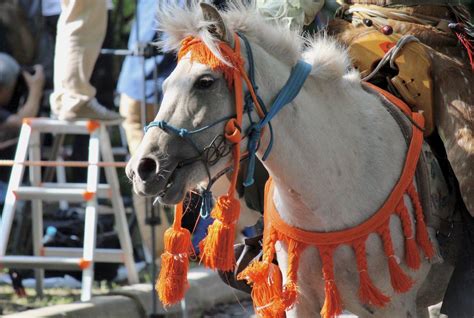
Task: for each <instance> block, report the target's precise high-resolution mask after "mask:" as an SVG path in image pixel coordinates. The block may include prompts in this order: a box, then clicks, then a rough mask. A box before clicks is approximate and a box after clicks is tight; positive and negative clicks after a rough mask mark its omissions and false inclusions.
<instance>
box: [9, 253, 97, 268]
mask: <svg viewBox="0 0 474 318" xmlns="http://www.w3.org/2000/svg"><path fill="white" fill-rule="evenodd" d="M90 264H91V262H88V261H84V260H83V259H82V258H79V257H74V258H72V257H69V258H65V257H46V256H24V255H9V256H2V257H0V266H4V267H10V268H44V269H55V270H59V269H75V270H82V269H84V268H87V267H89V265H90Z"/></svg>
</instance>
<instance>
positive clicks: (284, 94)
mask: <svg viewBox="0 0 474 318" xmlns="http://www.w3.org/2000/svg"><path fill="white" fill-rule="evenodd" d="M238 35H239V36H240V38H242V40H243V41H244V43H245V47H246V52H247V58H248V64H249V71H248V77H249V80H250V83H251V85H252V87H253V89H254V91H255V94H256V95H257V100H258V103H259V104H260V106H261V108H262V110H263V112H264V114H265V116H264V117H263V118H261V119H260V120H259V121H258V122H254V121H253V120H252V116H251V113H252V111H253V108H254V106H255V105H254V103H253V100H252V98H251V95H250V93H249V92H247V94H246V96H245V107H244V111H245V112H247V114H248V118H249V120H250V127H249V128H248V130H247V131H246V135H247V136H248V138H249V141H248V145H247V150H248V158H249V165H248V169H247V175H246V178H245V180H244V182H243V184H244V186H245V187H248V186H250V185H252V184H253V183H254V178H253V176H254V172H255V160H256V152H257V149H258V146H259V141H260V136H261V132H262V129H263V128H264V127H265V126H266V125H267V124H268V125H269V130H270V142H269V144H268V147H267V149H266V150H265V153H264V155H263V157H262V160H263V161H265V160H266V159H267V157H268V156H269V154H270V151H271V149H272V145H273V129H272V126H271V123H270V120H272V118H273V117H275V115H276V114H277V113H278V112H279V111H280V110H281V109H282V108H283V107H284V106H285V105H287V104H289V103H291V101H293V99H294V98H295V97H296V96H297V95H298V93H299V92H300V90H301V88H302V87H303V85H304V82H305V81H306V78H308V76H309V74H310V72H311V65H310V64H308V63H306V62H304V61H302V60H299V61H298V62H297V63H296V65H295V66H294V67H293V69H292V70H291V74H290V77H289V78H288V80H287V82H286V83H285V85H284V86H283V87H282V89H281V90H280V92H279V93H278V95H277V96H276V98H275V100H274V101H273V103H272V105H271V107H270V109H269V111H267V108H266V107H265V105H264V103H263V100H262V99H261V98H260V96H259V95H258V87H257V86H256V83H255V65H254V60H253V53H252V48H251V46H250V43H249V42H248V40H247V38H246V37H245V36H244V35H243V34H241V33H238ZM233 117H235V115H229V116H226V117H223V118H220V119H218V120H216V121H215V122H213V123H211V124H209V125H206V126H203V127H200V128H198V129H195V130H192V131H189V130H187V129H184V128H177V127H174V126H172V125H170V124H168V123H167V122H166V121H163V120H160V121H153V122H151V123H150V124H148V125H147V126H146V127H145V132H147V131H148V129H150V128H152V127H158V128H160V129H162V130H164V131H166V132H168V133H171V134H174V135H177V136H179V137H181V138H183V139H185V140H186V141H187V142H189V143H190V144H191V146H192V147H193V148H194V149H195V150H196V152H197V153H198V155H199V156H198V157H196V158H198V159H196V160H202V161H203V163H204V165H205V168H206V171H207V174H208V177H209V183H208V186H207V189H206V190H205V191H204V192H203V194H202V197H203V200H202V206H201V217H203V218H206V217H208V216H209V214H210V212H211V210H212V206H213V203H212V194H211V186H212V178H211V175H210V171H209V164H208V163H207V162H205V161H204V159H203V158H202V156H203V153H204V151H203V150H200V149H199V147H198V146H197V144H196V143H195V142H194V140H193V138H192V135H194V134H197V133H199V132H202V131H205V130H207V129H209V128H211V127H214V126H215V125H217V124H219V123H222V122H224V121H227V120H229V119H231V118H233ZM192 159H193V161H192V162H194V161H195V160H194V158H192ZM188 161H189V160H188Z"/></svg>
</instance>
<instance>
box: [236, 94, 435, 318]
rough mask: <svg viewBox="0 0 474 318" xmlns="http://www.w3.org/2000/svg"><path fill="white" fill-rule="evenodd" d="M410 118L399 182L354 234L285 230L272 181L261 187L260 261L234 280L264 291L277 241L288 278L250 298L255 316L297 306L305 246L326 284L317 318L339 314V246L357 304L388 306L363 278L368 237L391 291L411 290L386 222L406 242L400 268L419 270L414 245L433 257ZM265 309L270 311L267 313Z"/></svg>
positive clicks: (418, 118) (418, 136)
mask: <svg viewBox="0 0 474 318" xmlns="http://www.w3.org/2000/svg"><path fill="white" fill-rule="evenodd" d="M387 98H389V99H390V100H391V101H392V102H395V105H397V106H399V107H400V108H403V109H404V112H405V111H406V110H407V109H406V108H405V106H402V105H400V103H402V102H401V101H399V100H398V99H395V98H394V97H388V96H387ZM410 116H411V118H412V120H413V122H414V124H413V125H412V136H411V142H410V146H409V148H408V152H407V156H406V161H405V165H404V167H403V170H402V173H401V176H400V179H399V180H398V182H397V184H396V185H395V187H394V188H393V190H392V193H391V194H390V195H389V197H388V198H387V200H386V201H385V203H384V204H383V205H382V207H381V208H380V209H379V210H378V211H377V212H376V213H375V214H374V215H373V216H371V217H370V218H369V219H368V220H367V221H365V222H363V223H362V224H360V225H358V226H356V227H354V228H350V229H347V230H342V231H335V232H324V233H321V232H308V231H304V230H301V229H299V228H296V227H293V226H290V225H288V224H287V223H285V222H284V221H283V220H282V219H281V217H280V215H279V214H278V211H277V210H276V208H275V205H274V203H273V187H274V185H273V181H272V180H271V179H270V180H269V181H268V182H267V185H266V187H265V214H264V216H265V229H264V245H263V259H262V261H258V262H254V263H252V264H250V266H249V267H248V268H247V269H245V270H244V271H242V273H241V274H240V275H239V279H246V280H247V281H248V282H249V283H252V284H253V288H254V289H255V288H256V289H257V290H262V289H263V288H265V285H268V280H269V277H270V276H269V273H268V269H267V267H268V265H267V264H271V262H272V261H273V258H274V256H275V248H274V245H275V243H276V241H281V242H282V243H283V244H285V245H286V246H287V248H288V272H287V284H286V285H285V286H283V287H282V289H276V288H275V289H272V290H271V291H272V294H269V290H268V289H269V287H267V293H266V294H265V297H259V298H258V299H257V300H256V299H255V295H254V294H252V297H253V298H254V302H256V304H254V306H255V310H256V312H257V313H258V314H259V315H260V316H262V317H276V316H281V315H283V313H284V311H285V310H288V309H290V308H291V307H292V306H293V305H294V304H295V303H296V302H297V290H298V288H297V285H296V280H297V277H296V274H297V271H298V262H299V256H300V255H301V253H302V251H303V250H304V248H305V247H306V246H314V247H316V248H317V249H318V250H319V254H320V257H321V262H322V275H323V278H324V281H325V287H324V289H325V301H324V305H323V308H322V310H321V315H322V317H324V318H332V317H335V316H337V315H338V314H340V313H342V310H343V303H342V301H341V298H340V295H339V291H338V289H337V285H336V280H335V275H334V264H333V262H334V261H333V255H334V251H335V250H336V249H337V248H338V247H339V246H340V245H349V246H352V248H353V249H354V252H355V256H356V263H357V269H358V271H359V281H360V286H359V298H360V300H361V302H362V303H365V304H369V305H373V306H376V307H384V306H385V305H387V304H388V303H389V301H390V298H389V297H388V296H386V295H384V294H383V293H382V292H381V291H380V290H379V289H378V288H377V287H376V286H375V285H374V284H373V282H372V280H371V279H370V276H369V273H368V268H367V256H366V247H365V244H366V240H367V238H368V236H369V235H370V234H371V233H377V234H378V235H379V236H380V237H381V239H382V243H383V249H384V253H385V255H386V256H387V262H388V266H389V272H390V280H391V284H392V287H393V289H394V290H395V291H396V292H398V293H402V292H406V291H408V290H409V289H410V288H411V287H412V285H413V283H414V282H413V280H412V279H411V278H410V277H409V276H408V275H407V274H405V273H404V272H403V270H402V269H401V267H400V265H399V259H398V258H397V256H396V255H395V253H394V249H393V243H392V238H391V235H390V227H389V222H390V217H391V216H392V215H397V216H398V217H399V218H400V220H401V223H402V230H403V235H404V237H405V262H406V264H407V266H408V267H410V268H412V269H418V268H419V267H420V255H419V251H418V246H417V245H416V243H418V245H419V246H420V247H421V249H422V250H423V251H424V253H425V255H426V256H427V257H428V258H432V257H433V256H434V249H433V246H432V245H431V242H430V239H429V236H428V232H427V229H426V225H425V222H424V219H423V211H422V208H421V204H420V200H419V198H418V193H417V192H416V189H415V186H414V185H413V178H414V175H415V171H416V166H417V162H418V159H419V155H420V152H421V146H422V143H423V132H422V131H421V130H420V129H418V128H417V126H418V127H423V124H424V120H423V117H422V115H421V114H419V113H411V112H410ZM405 195H408V196H409V197H410V199H411V202H412V204H413V208H414V214H415V221H416V241H415V237H414V234H413V233H414V229H413V224H412V221H411V218H410V215H409V213H408V210H407V208H406V206H405V202H404V197H405ZM262 275H263V277H262ZM265 275H266V276H265ZM273 276H275V274H272V276H271V277H273ZM257 277H258V279H257ZM254 293H255V292H254ZM262 308H263V309H262ZM268 308H272V309H273V310H272V311H270V310H268Z"/></svg>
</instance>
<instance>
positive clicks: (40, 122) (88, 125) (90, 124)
mask: <svg viewBox="0 0 474 318" xmlns="http://www.w3.org/2000/svg"><path fill="white" fill-rule="evenodd" d="M23 123H24V124H27V125H29V126H30V127H31V128H32V129H34V130H37V131H40V132H47V133H59V134H70V135H71V134H80V135H89V134H90V133H92V132H93V131H94V130H96V129H97V128H98V127H100V124H101V122H99V121H95V120H77V121H65V120H57V119H51V118H26V119H24V120H23Z"/></svg>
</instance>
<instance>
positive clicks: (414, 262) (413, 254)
mask: <svg viewBox="0 0 474 318" xmlns="http://www.w3.org/2000/svg"><path fill="white" fill-rule="evenodd" d="M405 261H406V263H407V266H408V267H410V268H411V269H419V268H420V264H421V262H420V253H419V252H418V246H417V245H416V242H415V240H414V239H413V238H412V237H409V238H405Z"/></svg>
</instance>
